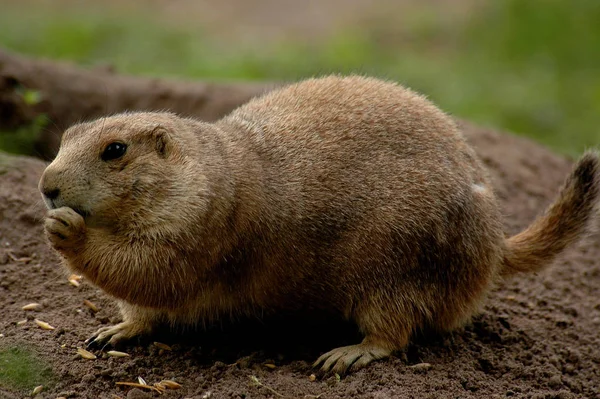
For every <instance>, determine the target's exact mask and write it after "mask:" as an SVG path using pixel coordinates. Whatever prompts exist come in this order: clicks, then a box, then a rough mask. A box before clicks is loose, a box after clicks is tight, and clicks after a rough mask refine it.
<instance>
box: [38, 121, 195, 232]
mask: <svg viewBox="0 0 600 399" xmlns="http://www.w3.org/2000/svg"><path fill="white" fill-rule="evenodd" d="M194 140H195V137H194V133H193V132H192V131H191V129H190V127H189V125H186V124H184V123H182V120H181V119H180V118H178V117H177V116H175V115H173V114H169V113H130V114H120V115H116V116H111V117H106V118H102V119H99V120H96V121H94V122H90V123H82V124H78V125H75V126H73V127H71V128H69V129H68V130H67V131H65V133H64V134H63V137H62V141H61V146H60V149H59V152H58V154H57V156H56V158H55V159H54V161H53V162H52V163H51V164H50V165H48V167H47V168H46V170H45V171H44V173H43V175H42V178H41V180H40V183H39V189H40V191H41V193H42V197H43V199H44V202H45V203H46V205H47V207H48V208H49V209H54V208H59V207H63V206H67V207H70V208H72V209H73V210H75V211H76V212H77V213H79V214H80V215H81V216H83V217H84V219H85V221H86V225H88V227H108V228H111V229H119V228H123V229H124V230H127V231H135V230H136V228H139V230H144V229H145V230H148V229H151V227H152V225H160V224H164V225H165V226H163V227H162V229H163V232H164V231H165V230H168V226H169V223H170V222H171V223H172V224H173V225H176V223H177V221H175V220H170V218H171V212H170V211H169V210H170V209H172V208H173V207H176V206H177V204H178V202H179V201H185V200H186V198H188V197H190V195H192V196H193V194H195V193H190V187H189V184H190V181H186V178H185V176H188V177H189V178H190V179H192V178H193V179H196V180H198V179H201V177H202V176H201V174H198V173H196V174H194V176H192V173H189V174H186V173H185V171H186V169H187V168H190V167H191V163H192V160H191V157H189V156H186V153H189V147H190V146H193V145H194ZM182 176H183V177H182ZM200 186H201V185H199V189H200V191H201V187H200ZM196 200H197V199H196ZM178 219H179V222H180V221H181V217H178Z"/></svg>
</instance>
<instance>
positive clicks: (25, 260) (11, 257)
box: [6, 251, 32, 263]
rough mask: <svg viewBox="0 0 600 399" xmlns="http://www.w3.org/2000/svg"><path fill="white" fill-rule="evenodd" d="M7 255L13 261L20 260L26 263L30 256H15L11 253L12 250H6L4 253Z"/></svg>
mask: <svg viewBox="0 0 600 399" xmlns="http://www.w3.org/2000/svg"><path fill="white" fill-rule="evenodd" d="M6 254H7V255H8V257H9V258H10V259H11V260H12V261H13V262H22V263H27V262H29V261H30V260H31V259H32V258H30V257H28V256H24V257H22V258H17V257H16V256H15V254H13V253H12V252H10V251H8V252H7V253H6Z"/></svg>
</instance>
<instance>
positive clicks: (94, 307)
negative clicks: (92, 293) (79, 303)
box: [83, 299, 100, 313]
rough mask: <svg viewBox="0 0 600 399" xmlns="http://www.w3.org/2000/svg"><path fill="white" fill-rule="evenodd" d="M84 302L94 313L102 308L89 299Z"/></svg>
mask: <svg viewBox="0 0 600 399" xmlns="http://www.w3.org/2000/svg"><path fill="white" fill-rule="evenodd" d="M83 304H84V305H85V306H87V307H88V308H90V310H91V311H92V312H94V313H96V312H98V310H100V309H98V306H96V305H95V304H94V303H93V302H90V301H88V300H87V299H84V300H83Z"/></svg>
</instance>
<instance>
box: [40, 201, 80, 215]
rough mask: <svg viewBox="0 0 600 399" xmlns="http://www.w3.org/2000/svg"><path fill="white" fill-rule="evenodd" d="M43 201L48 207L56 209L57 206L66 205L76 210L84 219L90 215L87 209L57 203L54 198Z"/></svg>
mask: <svg viewBox="0 0 600 399" xmlns="http://www.w3.org/2000/svg"><path fill="white" fill-rule="evenodd" d="M45 202H46V206H47V207H48V209H57V208H61V207H63V206H66V207H69V208H71V209H73V210H74V211H75V212H77V213H78V214H79V215H81V217H82V218H84V219H85V218H87V217H88V216H90V213H89V212H88V211H86V210H85V209H81V208H78V207H76V206H69V205H65V204H57V203H56V200H46V201H45Z"/></svg>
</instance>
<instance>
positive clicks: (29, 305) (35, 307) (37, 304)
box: [21, 302, 42, 310]
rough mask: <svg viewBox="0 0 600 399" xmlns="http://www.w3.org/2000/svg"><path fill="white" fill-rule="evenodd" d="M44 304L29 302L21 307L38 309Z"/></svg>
mask: <svg viewBox="0 0 600 399" xmlns="http://www.w3.org/2000/svg"><path fill="white" fill-rule="evenodd" d="M41 307H42V305H40V304H39V303H35V302H33V303H28V304H27V305H25V306H23V307H22V308H21V309H23V310H38V309H39V308H41Z"/></svg>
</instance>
